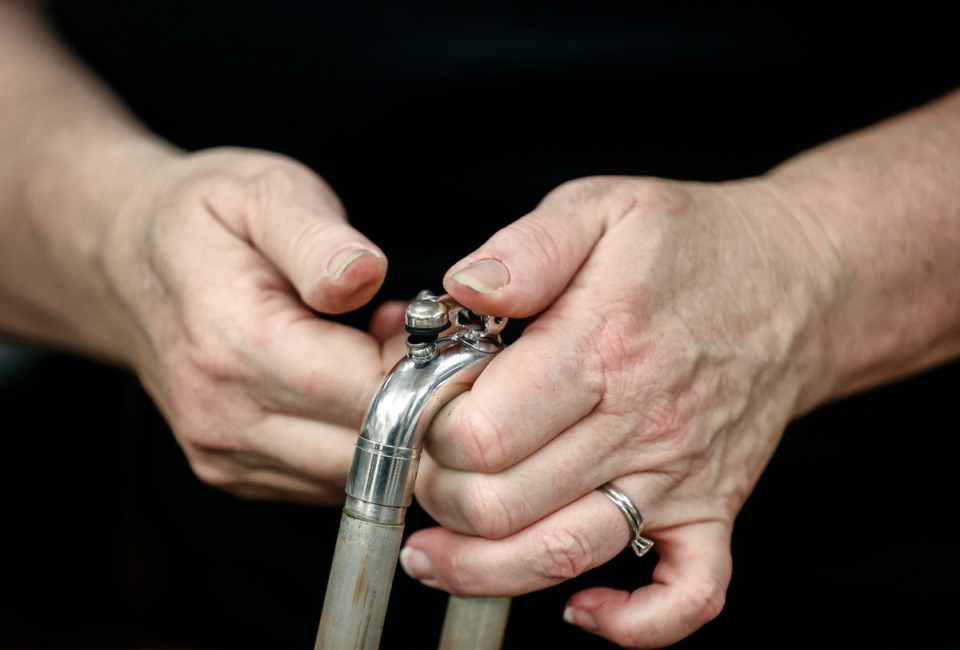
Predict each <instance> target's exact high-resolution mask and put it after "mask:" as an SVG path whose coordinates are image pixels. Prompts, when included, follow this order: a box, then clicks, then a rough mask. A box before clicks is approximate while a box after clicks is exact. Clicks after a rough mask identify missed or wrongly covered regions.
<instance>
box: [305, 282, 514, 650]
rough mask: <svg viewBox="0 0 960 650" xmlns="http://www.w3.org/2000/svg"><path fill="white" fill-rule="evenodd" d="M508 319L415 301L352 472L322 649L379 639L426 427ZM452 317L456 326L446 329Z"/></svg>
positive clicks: (491, 352)
mask: <svg viewBox="0 0 960 650" xmlns="http://www.w3.org/2000/svg"><path fill="white" fill-rule="evenodd" d="M505 323H506V319H503V318H492V317H489V316H484V315H481V314H475V313H473V312H471V311H470V310H467V309H465V308H463V307H462V306H461V305H459V304H458V303H456V302H455V301H454V300H453V299H452V298H450V297H449V296H440V297H437V296H432V295H430V294H426V293H422V294H421V295H420V297H419V299H418V300H417V301H415V302H413V303H411V305H410V306H408V307H407V331H408V332H410V334H411V336H410V337H409V338H408V339H407V358H405V359H403V360H401V361H400V362H399V363H398V364H397V365H396V366H394V368H393V370H392V371H391V372H390V374H388V375H387V376H386V378H385V379H384V380H383V384H382V385H381V386H380V390H379V391H378V392H377V394H376V396H375V397H374V399H373V403H372V404H371V406H370V410H369V411H368V412H367V415H366V417H365V418H364V421H363V427H362V428H361V431H360V436H359V437H358V439H357V449H356V452H355V453H354V457H353V465H352V466H351V468H350V474H349V476H348V477H347V501H346V504H345V505H344V508H343V516H342V518H341V520H340V532H339V535H338V537H337V547H336V551H335V552H334V557H333V566H332V568H331V570H330V578H329V582H328V583H327V593H326V597H325V598H324V602H323V613H322V615H321V618H320V629H319V631H318V633H317V644H316V647H317V648H318V649H321V650H345V649H347V648H377V647H378V646H379V644H380V636H381V632H382V631H383V621H384V617H385V616H386V605H387V600H388V599H389V597H390V588H391V586H392V584H393V575H394V572H395V570H396V565H397V558H398V556H399V554H400V542H401V538H402V535H403V521H404V517H405V516H406V511H407V508H408V507H409V506H410V503H411V502H412V500H413V484H414V481H415V479H416V476H417V468H418V466H419V464H420V451H421V449H422V447H423V436H424V432H425V431H426V429H427V427H428V426H429V424H430V422H431V421H432V420H433V418H434V416H435V415H436V414H437V412H438V411H439V410H440V409H441V408H443V406H444V405H445V404H446V403H447V402H449V401H450V400H451V399H453V398H454V397H456V396H457V395H459V394H460V393H462V392H464V391H465V390H467V389H468V388H469V387H470V386H472V385H473V382H474V381H475V380H476V378H477V377H478V376H479V374H480V371H481V370H483V368H485V367H486V365H487V364H488V363H489V362H490V360H491V359H493V357H494V356H495V355H496V354H497V353H498V352H500V350H502V349H503V343H502V342H501V340H500V336H499V334H500V331H501V330H502V329H503V326H504V324H505ZM450 325H455V326H456V327H457V330H456V332H455V333H454V334H453V335H451V336H447V337H445V338H439V335H440V334H441V333H442V332H444V331H446V330H448V329H450ZM483 600H486V599H483ZM467 609H470V607H469V606H467ZM484 611H486V606H485V607H484ZM467 618H469V619H470V620H478V621H479V620H488V619H489V618H490V616H489V615H487V614H482V613H478V615H477V616H474V615H470V616H468V617H467ZM458 627H459V626H458ZM501 628H502V625H501ZM500 634H501V636H502V630H501V632H500Z"/></svg>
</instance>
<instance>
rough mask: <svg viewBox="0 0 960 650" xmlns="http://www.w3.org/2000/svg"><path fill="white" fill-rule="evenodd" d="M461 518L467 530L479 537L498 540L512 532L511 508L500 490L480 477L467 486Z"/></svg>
mask: <svg viewBox="0 0 960 650" xmlns="http://www.w3.org/2000/svg"><path fill="white" fill-rule="evenodd" d="M463 504H464V512H463V516H464V518H465V520H466V523H467V526H468V527H469V529H470V530H471V531H472V532H473V533H474V534H475V535H479V536H480V537H486V538H487V539H500V538H502V537H506V536H507V535H509V534H510V533H512V532H513V518H514V517H513V515H512V514H511V513H512V508H511V506H510V504H509V503H507V502H506V500H505V498H504V496H503V493H502V491H501V490H499V489H496V488H495V487H494V486H493V485H492V484H491V483H490V481H487V480H484V477H480V478H479V479H478V480H474V481H471V482H470V483H468V484H467V486H466V488H465V494H464V502H463Z"/></svg>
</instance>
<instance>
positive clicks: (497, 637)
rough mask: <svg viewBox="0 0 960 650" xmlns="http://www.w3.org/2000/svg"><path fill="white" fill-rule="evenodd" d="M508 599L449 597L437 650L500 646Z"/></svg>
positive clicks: (490, 649)
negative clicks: (438, 649)
mask: <svg viewBox="0 0 960 650" xmlns="http://www.w3.org/2000/svg"><path fill="white" fill-rule="evenodd" d="M509 614H510V599H509V598H464V597H463V596H453V595H451V596H450V599H449V600H448V601H447V613H446V615H445V617H444V619H443V632H442V633H441V634H440V646H439V647H440V650H494V649H496V648H499V647H500V646H501V645H503V633H504V632H505V631H506V629H507V616H508V615H509Z"/></svg>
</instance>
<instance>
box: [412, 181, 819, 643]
mask: <svg viewBox="0 0 960 650" xmlns="http://www.w3.org/2000/svg"><path fill="white" fill-rule="evenodd" d="M790 204H791V203H790V201H788V200H787V199H786V197H785V196H784V194H783V193H782V192H781V191H780V190H778V188H776V187H775V186H774V185H773V184H772V183H770V182H768V181H765V180H763V179H756V180H750V181H742V182H738V183H729V184H718V185H707V184H695V183H679V182H670V181H661V180H655V179H636V178H591V179H583V180H580V181H575V182H572V183H568V184H566V185H564V186H561V187H560V188H558V189H557V190H555V191H554V192H552V193H551V194H550V195H549V196H547V197H546V199H545V200H544V201H543V202H542V203H541V205H540V206H538V207H537V209H536V210H535V211H534V212H533V213H531V214H530V215H528V216H526V217H524V218H522V219H520V220H519V221H517V222H515V223H514V224H512V225H510V226H508V227H506V228H504V229H503V230H501V231H500V232H498V233H497V234H495V235H494V236H493V237H492V238H491V239H490V240H489V241H488V242H487V243H486V244H484V245H483V246H482V247H481V248H480V249H479V250H478V251H476V252H475V253H473V254H471V255H470V256H468V257H467V258H465V259H464V260H463V261H462V262H460V263H458V264H457V265H456V266H455V267H454V268H452V269H451V270H450V272H449V273H448V274H447V276H446V280H445V286H446V288H447V290H448V291H449V292H450V293H451V294H453V295H454V296H455V297H456V298H457V299H458V300H460V301H461V302H463V303H464V304H466V305H468V306H470V307H471V308H473V309H476V310H478V311H481V312H483V313H492V314H501V315H507V316H513V317H524V316H530V315H534V314H536V315H537V318H536V319H535V320H534V322H533V323H532V324H531V325H530V326H529V327H528V328H527V329H526V330H525V332H524V334H523V336H522V337H521V338H520V340H519V341H518V342H517V343H515V344H514V345H512V346H511V347H509V348H507V350H505V351H504V352H502V353H501V354H500V355H499V356H498V357H497V358H496V359H494V360H493V362H492V363H491V364H490V365H489V366H488V368H487V369H486V370H485V371H484V373H483V374H482V375H481V376H480V378H479V379H478V380H477V382H476V384H475V385H474V386H473V388H472V390H471V391H469V392H467V393H465V394H463V395H462V396H460V397H459V398H457V399H456V400H454V401H453V402H452V403H451V404H450V405H449V406H448V407H447V408H446V409H445V410H444V411H443V412H441V414H440V415H438V417H437V418H436V420H435V421H434V423H433V426H432V429H431V431H430V433H429V436H428V441H427V450H428V452H429V453H428V454H427V457H426V458H425V459H424V461H423V463H422V464H421V469H420V475H419V478H418V482H417V486H416V493H417V498H418V500H419V501H420V502H421V503H422V504H423V505H424V506H425V508H426V509H427V510H428V511H429V512H430V513H431V514H432V515H433V516H434V517H435V518H436V519H437V521H438V522H439V523H441V524H442V525H443V526H444V528H434V529H429V530H425V531H419V532H417V533H415V534H414V535H412V536H411V538H410V539H409V540H408V542H407V545H406V547H405V549H404V551H403V554H402V556H401V557H402V561H403V564H404V568H405V569H406V570H407V572H408V573H410V574H411V575H413V576H414V577H416V578H419V579H421V580H422V581H423V582H424V583H425V584H428V585H431V586H436V587H439V588H442V589H445V590H448V591H451V592H454V593H458V594H465V595H517V594H522V593H525V592H529V591H533V590H537V589H541V588H544V587H547V586H550V585H553V584H556V583H558V582H560V581H562V580H565V579H568V578H570V577H573V576H575V575H578V574H580V573H582V572H584V571H586V570H588V569H590V568H591V567H595V566H598V565H600V564H603V563H605V562H607V561H608V560H610V559H611V558H612V557H613V556H614V555H616V554H618V553H619V552H621V551H622V550H623V548H624V546H625V545H626V544H627V543H628V541H629V538H630V534H629V528H628V525H627V523H626V520H625V518H624V517H623V516H622V514H621V512H620V511H619V510H618V509H617V508H616V507H615V506H614V505H613V504H612V503H611V502H610V501H609V500H608V499H607V497H606V496H604V495H603V494H602V493H599V492H597V491H596V488H597V487H598V486H600V485H602V484H604V483H605V482H608V481H610V482H613V483H614V484H615V485H616V486H617V487H619V488H620V489H621V490H623V491H624V492H625V493H626V494H627V495H629V496H630V498H631V500H632V501H633V502H634V503H635V504H636V505H637V507H638V508H639V510H640V512H641V513H642V515H643V517H644V519H645V528H644V535H645V536H648V537H650V538H652V539H653V540H654V541H655V544H656V545H655V553H651V554H650V555H648V556H646V557H645V558H644V559H643V560H637V561H646V562H656V563H657V566H656V569H655V572H654V583H653V584H651V585H645V586H641V585H638V589H637V590H636V591H634V592H632V593H626V592H621V591H615V590H612V589H607V588H604V587H597V588H593V589H588V590H586V591H582V592H580V593H578V594H576V595H574V596H573V597H572V598H571V599H570V600H569V602H568V607H567V610H566V612H565V613H564V617H565V618H566V619H567V620H568V621H569V622H572V623H574V624H577V625H580V626H582V627H584V628H585V629H588V630H591V631H593V632H596V633H598V634H600V635H603V636H605V637H607V638H608V639H610V640H612V641H614V642H616V643H618V644H621V645H624V646H630V647H655V646H663V645H667V644H669V643H672V642H674V641H677V640H679V639H681V638H683V637H684V636H686V635H688V634H689V633H691V632H692V631H694V630H695V629H696V628H698V627H700V626H701V625H703V624H704V623H705V622H707V621H709V620H710V619H712V618H713V617H714V616H716V615H717V614H718V613H719V611H720V610H721V608H722V606H723V602H724V595H725V592H726V588H727V585H728V583H729V581H730V575H731V555H730V539H731V532H732V528H733V522H734V518H735V516H736V515H737V513H738V511H739V510H740V508H741V506H742V505H743V503H744V501H745V500H746V498H747V496H748V495H749V493H750V491H751V490H752V488H753V486H754V485H755V483H756V481H757V479H758V477H759V475H760V474H761V472H762V471H763V469H764V467H765V465H766V464H767V462H768V460H769V458H770V457H771V455H772V454H773V452H774V450H775V448H776V446H777V444H778V442H779V439H780V437H781V435H782V432H783V430H784V428H785V426H786V424H787V423H788V422H789V421H790V420H791V419H792V418H793V417H795V416H796V415H797V414H798V413H800V412H802V411H803V410H804V409H808V408H810V406H811V405H812V404H813V403H815V402H816V400H817V399H819V398H820V397H821V396H820V395H819V394H818V393H817V390H818V388H817V380H818V377H819V376H820V374H821V373H822V372H823V369H824V368H825V367H826V364H827V363H828V359H827V356H828V355H827V351H826V350H824V349H822V348H823V345H822V344H821V343H819V342H818V341H819V337H818V335H817V332H818V330H819V327H820V320H821V307H822V305H824V304H826V303H827V302H828V301H829V299H830V295H831V291H832V275H831V274H832V273H833V269H834V267H835V260H833V259H832V258H831V253H830V247H829V246H828V245H827V244H826V242H825V240H824V236H823V232H822V230H821V229H820V228H819V227H818V225H817V223H816V222H815V221H813V220H812V219H811V218H810V217H809V216H806V215H804V214H803V213H802V211H798V210H792V209H788V208H787V205H790ZM490 260H499V261H500V262H502V266H498V265H497V264H496V263H492V262H490ZM475 262H480V264H479V266H475V267H471V268H473V269H475V270H476V272H475V273H470V272H468V274H469V275H464V274H463V273H462V272H463V271H464V270H465V269H466V268H467V267H468V266H470V265H471V264H472V263H475ZM470 275H472V276H473V277H470Z"/></svg>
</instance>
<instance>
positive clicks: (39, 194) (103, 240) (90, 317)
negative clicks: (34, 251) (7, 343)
mask: <svg viewBox="0 0 960 650" xmlns="http://www.w3.org/2000/svg"><path fill="white" fill-rule="evenodd" d="M180 155H181V154H179V153H178V152H177V151H176V150H175V149H173V148H172V147H170V146H169V145H167V144H166V143H164V142H162V141H160V140H158V139H156V138H154V137H152V136H151V135H149V134H147V133H145V132H137V131H132V130H126V129H111V130H110V131H108V132H97V130H96V129H90V130H88V131H81V132H77V131H76V130H73V131H65V132H64V133H62V134H58V133H52V134H50V136H49V137H48V138H47V139H46V141H45V142H44V145H43V146H42V147H40V148H39V151H38V154H37V155H36V157H34V158H33V161H32V165H31V166H30V167H29V169H28V170H27V171H26V172H25V174H26V175H25V179H26V180H25V182H24V184H23V188H24V190H23V192H24V196H23V205H24V212H25V214H26V216H27V221H28V222H29V223H31V224H32V226H31V229H32V230H33V233H32V235H33V238H34V239H36V240H39V242H41V245H40V247H39V249H38V250H40V251H41V255H39V256H35V257H36V259H34V260H32V261H31V262H30V263H29V264H28V265H27V266H26V267H25V268H24V272H25V273H31V269H30V267H31V266H32V267H34V268H33V269H32V280H33V282H32V287H31V289H32V294H31V295H30V296H29V297H28V300H29V302H30V303H31V304H30V307H31V311H32V313H33V317H32V320H33V322H28V323H27V324H26V325H27V327H26V328H25V329H27V330H28V334H27V336H28V337H29V338H34V339H38V342H40V343H43V344H48V345H53V346H55V347H60V348H64V349H67V350H69V351H73V352H78V353H82V354H85V355H89V356H93V357H95V358H100V359H102V360H105V361H108V362H111V363H116V364H120V365H127V364H129V363H130V352H131V351H130V345H131V344H132V342H131V341H129V340H128V338H129V336H130V332H131V328H129V327H128V325H129V323H127V321H128V320H129V314H128V313H127V311H128V310H126V309H125V308H124V306H123V304H122V303H121V302H120V301H118V296H117V295H116V291H115V289H114V282H113V281H112V280H111V278H110V276H111V275H116V274H117V273H123V272H124V271H123V270H120V269H116V268H112V267H113V266H114V261H115V260H117V259H122V258H124V257H126V256H124V255H117V251H116V249H117V247H118V246H119V247H122V246H128V247H129V246H130V245H131V242H129V241H127V242H123V241H121V240H120V239H119V238H118V237H116V235H115V233H116V231H117V228H120V227H128V226H122V225H121V222H123V221H129V220H130V218H131V216H132V214H131V213H130V205H131V203H132V202H134V201H138V200H139V201H142V200H143V197H145V196H149V195H150V194H151V190H150V188H149V186H150V184H151V183H154V182H156V180H155V179H157V178H158V177H159V175H158V174H157V170H158V169H161V168H163V167H164V166H165V165H167V164H169V163H170V162H171V161H173V160H175V159H176V158H178V157H179V156H180ZM125 272H126V273H127V275H128V276H132V275H133V274H134V273H135V269H133V268H130V269H126V270H125ZM24 285H26V283H24Z"/></svg>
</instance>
